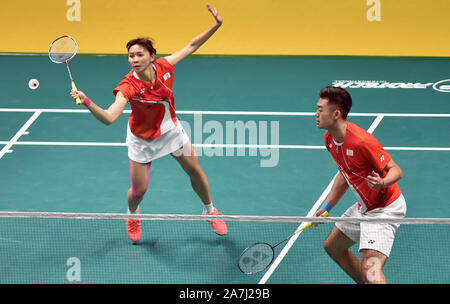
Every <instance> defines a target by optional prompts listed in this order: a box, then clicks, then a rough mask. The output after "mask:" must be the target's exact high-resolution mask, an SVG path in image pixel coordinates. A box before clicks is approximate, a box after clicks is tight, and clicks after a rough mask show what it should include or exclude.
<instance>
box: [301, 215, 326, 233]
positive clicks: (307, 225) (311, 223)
mask: <svg viewBox="0 0 450 304" xmlns="http://www.w3.org/2000/svg"><path fill="white" fill-rule="evenodd" d="M328 215H329V213H328V211H324V212H323V213H322V216H328ZM312 225H314V223H313V222H309V223H308V224H306V225H305V226H304V227H303V229H306V228H310V227H312ZM303 229H302V230H303Z"/></svg>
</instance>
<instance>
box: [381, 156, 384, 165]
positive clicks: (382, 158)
mask: <svg viewBox="0 0 450 304" xmlns="http://www.w3.org/2000/svg"><path fill="white" fill-rule="evenodd" d="M382 162H384V154H383V155H381V157H380V163H382Z"/></svg>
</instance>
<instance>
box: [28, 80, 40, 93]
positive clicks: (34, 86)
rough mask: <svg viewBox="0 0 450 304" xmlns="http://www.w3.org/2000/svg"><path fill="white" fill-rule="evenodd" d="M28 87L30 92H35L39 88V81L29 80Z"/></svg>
mask: <svg viewBox="0 0 450 304" xmlns="http://www.w3.org/2000/svg"><path fill="white" fill-rule="evenodd" d="M28 87H29V88H30V89H32V90H36V89H37V88H38V87H39V81H38V80H37V79H30V81H28Z"/></svg>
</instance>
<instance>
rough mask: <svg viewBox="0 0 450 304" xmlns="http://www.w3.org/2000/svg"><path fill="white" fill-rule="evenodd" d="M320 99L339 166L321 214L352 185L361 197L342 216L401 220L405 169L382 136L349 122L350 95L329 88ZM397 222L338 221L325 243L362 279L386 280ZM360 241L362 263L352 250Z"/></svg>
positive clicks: (321, 122) (321, 124)
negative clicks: (386, 147) (400, 183)
mask: <svg viewBox="0 0 450 304" xmlns="http://www.w3.org/2000/svg"><path fill="white" fill-rule="evenodd" d="M319 95H320V98H319V101H318V102H317V112H316V122H317V127H318V128H320V129H326V130H327V131H326V132H325V146H326V148H327V150H328V152H330V154H331V156H332V158H333V160H334V161H335V163H336V165H337V167H338V168H339V173H338V174H337V176H336V179H335V181H334V183H333V185H332V188H331V191H330V193H329V195H328V197H327V199H326V200H325V202H324V203H323V204H322V206H321V208H320V209H319V210H318V211H317V212H316V214H315V215H316V216H319V215H320V214H322V213H323V212H324V211H325V210H326V211H330V209H331V208H332V207H333V206H335V205H336V204H337V203H338V201H339V200H340V199H341V198H342V196H343V195H344V193H345V192H346V191H347V189H348V188H349V187H350V188H351V190H352V192H353V193H354V194H355V195H356V197H357V203H356V204H354V205H353V206H351V207H350V208H349V209H348V210H347V211H346V212H345V213H344V214H343V217H353V218H377V217H378V218H380V217H381V218H386V217H389V218H402V217H404V216H405V214H406V202H405V199H404V197H403V195H402V193H401V191H400V188H399V186H398V185H397V181H398V180H399V179H400V178H401V177H402V171H401V169H400V168H399V166H397V164H396V163H395V162H394V160H393V159H392V158H391V156H390V155H389V154H388V153H387V152H386V151H385V150H384V149H383V147H382V146H381V144H380V143H379V142H378V141H377V139H376V138H375V137H374V136H373V135H372V134H370V133H368V132H366V131H365V130H363V129H361V128H360V127H358V126H357V125H355V124H353V123H351V122H349V121H347V114H348V112H349V111H350V108H351V106H352V98H351V96H350V94H349V93H348V92H347V91H346V90H344V89H342V88H338V87H325V88H323V89H322V90H321V91H320V94H319ZM397 229H398V225H396V224H389V223H382V224H374V223H369V222H361V223H346V222H338V223H336V225H335V226H334V227H333V229H332V231H331V233H330V235H329V236H328V238H327V239H326V240H325V242H324V247H325V250H326V252H327V253H328V254H329V255H330V256H331V258H332V259H333V260H334V261H335V262H336V263H337V264H338V265H339V266H340V267H341V268H342V269H343V270H344V271H345V272H346V273H347V274H348V275H349V276H350V277H351V278H352V279H353V280H354V281H355V282H357V283H386V278H385V276H384V274H383V270H382V269H383V266H384V264H385V262H386V260H387V258H388V257H389V254H390V252H391V249H392V245H393V242H394V237H395V233H396V231H397ZM355 243H359V251H360V252H361V261H360V260H359V259H358V258H357V257H356V256H355V255H354V254H353V253H352V252H351V251H350V250H349V248H350V247H351V246H353V245H354V244H355Z"/></svg>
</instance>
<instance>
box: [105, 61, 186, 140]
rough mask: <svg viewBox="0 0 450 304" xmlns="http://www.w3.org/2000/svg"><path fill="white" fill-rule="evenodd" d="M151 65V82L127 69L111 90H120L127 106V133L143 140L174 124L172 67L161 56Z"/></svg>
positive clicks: (158, 134) (153, 136) (162, 131)
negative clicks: (128, 108) (152, 80)
mask: <svg viewBox="0 0 450 304" xmlns="http://www.w3.org/2000/svg"><path fill="white" fill-rule="evenodd" d="M152 65H153V69H154V70H155V72H156V81H155V83H154V84H152V83H149V82H146V81H142V80H140V79H139V78H138V75H137V74H136V72H135V71H134V70H131V71H130V72H129V73H128V74H127V75H126V76H125V77H124V79H123V80H122V81H121V82H120V83H119V85H118V86H117V88H115V89H114V90H113V93H114V95H116V94H117V92H118V91H120V92H122V94H123V95H124V96H125V98H126V99H127V101H128V102H129V103H130V105H131V115H130V118H129V122H128V123H129V126H130V130H131V132H133V134H134V135H136V136H137V137H139V138H142V139H146V140H151V139H155V138H156V137H158V136H160V135H162V134H164V133H166V132H167V131H169V130H171V129H172V128H174V127H175V126H176V125H177V117H176V115H175V100H174V96H173V92H172V85H173V70H174V69H175V67H174V66H172V65H171V64H170V63H169V62H168V61H167V60H166V59H165V58H158V59H156V60H155V61H153V64H152Z"/></svg>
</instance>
